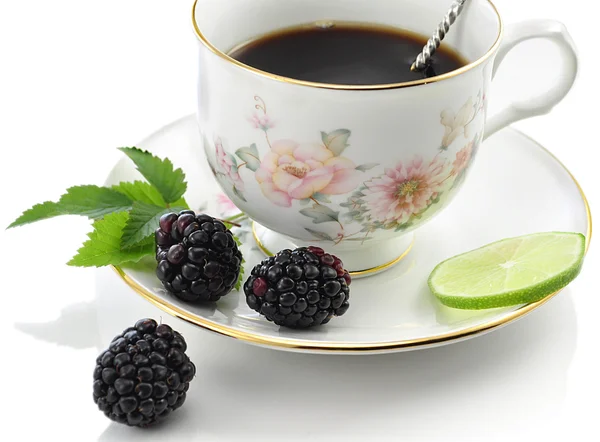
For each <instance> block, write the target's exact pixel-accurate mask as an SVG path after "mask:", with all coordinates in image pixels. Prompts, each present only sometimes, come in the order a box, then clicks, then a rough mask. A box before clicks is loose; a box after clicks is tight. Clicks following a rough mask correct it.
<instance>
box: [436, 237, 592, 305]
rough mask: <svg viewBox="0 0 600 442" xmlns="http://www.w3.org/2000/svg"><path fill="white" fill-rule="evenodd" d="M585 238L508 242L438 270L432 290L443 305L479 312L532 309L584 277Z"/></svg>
mask: <svg viewBox="0 0 600 442" xmlns="http://www.w3.org/2000/svg"><path fill="white" fill-rule="evenodd" d="M584 254H585V236H583V235H582V234H580V233H562V232H548V233H534V234H532V235H525V236H519V237H517V238H509V239H503V240H502V241H498V242H495V243H492V244H488V245H487V246H484V247H481V248H480V249H476V250H472V251H470V252H467V253H463V254H462V255H458V256H455V257H453V258H450V259H448V260H446V261H444V262H442V263H440V264H438V265H437V267H436V268H435V269H433V272H431V276H430V277H429V281H428V283H429V288H430V289H431V291H432V292H433V294H434V295H435V296H437V298H438V299H439V300H440V301H441V302H442V304H444V305H447V306H449V307H454V308H460V309H468V310H479V309H486V308H495V307H506V306H509V305H517V304H528V303H530V302H535V301H539V300H540V299H542V298H544V297H546V296H548V295H550V294H551V293H554V292H556V291H557V290H560V289H561V288H563V287H565V286H566V285H567V284H568V283H570V282H571V281H572V280H573V279H575V277H576V276H577V275H578V274H579V272H580V270H581V264H582V262H583V256H584Z"/></svg>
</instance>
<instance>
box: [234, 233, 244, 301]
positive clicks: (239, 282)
mask: <svg viewBox="0 0 600 442" xmlns="http://www.w3.org/2000/svg"><path fill="white" fill-rule="evenodd" d="M234 238H235V235H234ZM245 262H246V260H245V259H243V258H242V262H241V264H240V276H238V280H237V282H236V283H235V287H234V288H235V289H236V290H238V291H239V290H240V289H241V288H242V284H243V283H244V271H245V270H244V263H245Z"/></svg>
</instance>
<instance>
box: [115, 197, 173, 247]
mask: <svg viewBox="0 0 600 442" xmlns="http://www.w3.org/2000/svg"><path fill="white" fill-rule="evenodd" d="M180 210H183V208H178V207H177V208H165V207H159V206H155V205H153V204H146V203H143V202H141V201H136V202H134V203H133V208H132V209H131V212H129V219H128V220H127V224H125V228H124V229H123V236H122V238H121V250H123V249H127V248H129V247H132V246H134V245H137V244H139V243H141V242H143V241H144V240H146V239H147V238H152V235H154V231H155V230H156V229H157V228H158V221H159V220H160V217H161V216H163V215H164V214H165V213H170V212H179V211H180Z"/></svg>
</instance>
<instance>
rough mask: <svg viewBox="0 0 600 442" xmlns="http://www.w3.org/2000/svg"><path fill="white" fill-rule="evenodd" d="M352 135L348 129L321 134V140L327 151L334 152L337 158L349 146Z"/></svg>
mask: <svg viewBox="0 0 600 442" xmlns="http://www.w3.org/2000/svg"><path fill="white" fill-rule="evenodd" d="M350 133H351V132H350V131H349V130H348V129H338V130H334V131H333V132H329V133H326V132H321V139H322V140H323V143H324V144H325V147H326V148H327V149H329V150H330V151H332V152H333V154H334V155H335V156H339V155H341V154H342V152H343V151H344V149H346V148H347V147H348V146H349V144H348V138H350Z"/></svg>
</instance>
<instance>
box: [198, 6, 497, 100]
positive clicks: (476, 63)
mask: <svg viewBox="0 0 600 442" xmlns="http://www.w3.org/2000/svg"><path fill="white" fill-rule="evenodd" d="M486 1H487V2H488V3H489V5H490V6H491V7H492V10H493V11H494V13H495V14H496V17H497V18H498V25H499V30H498V35H497V37H496V41H494V44H493V45H492V46H491V47H490V49H488V51H487V52H486V53H485V54H483V55H482V56H481V57H479V58H478V59H477V60H475V61H473V62H471V63H469V64H467V65H465V66H463V67H461V68H459V69H456V70H454V71H451V72H447V73H445V74H442V75H438V76H436V77H432V78H424V79H422V80H414V81H405V82H402V83H389V84H370V85H353V84H332V83H318V82H314V81H305V80H297V79H294V78H290V77H284V76H281V75H275V74H272V73H270V72H266V71H263V70H260V69H256V68H254V67H252V66H249V65H247V64H244V63H242V62H240V61H238V60H236V59H235V58H232V57H230V56H229V55H227V54H226V53H225V52H223V51H221V50H220V49H218V48H217V47H216V46H215V45H213V44H212V43H211V42H210V41H209V40H208V38H206V36H205V35H204V34H203V33H202V31H201V30H200V27H199V25H198V23H197V22H196V7H197V5H198V0H194V5H193V6H192V24H193V26H194V31H195V32H196V36H197V37H198V39H199V40H200V41H201V42H202V44H204V46H206V47H207V48H208V49H209V50H210V51H211V52H213V53H214V54H216V55H217V56H219V57H221V58H222V59H223V60H225V61H228V62H230V63H232V64H233V65H235V66H237V67H239V68H242V69H244V70H245V71H247V72H250V73H253V74H258V75H260V76H262V77H266V78H270V79H272V80H276V81H281V82H284V83H291V84H297V85H301V86H309V87H315V88H321V89H339V90H359V91H364V90H384V89H400V88H405V87H411V86H418V85H421V84H429V83H435V82H438V81H442V80H446V79H448V78H452V77H456V76H457V75H460V74H463V73H465V72H468V71H470V70H471V69H473V68H475V67H477V66H479V65H480V64H482V63H483V62H485V61H486V60H487V59H488V58H490V57H491V56H492V55H493V54H494V53H495V52H496V49H498V47H499V46H500V42H501V40H502V35H503V34H504V23H503V22H502V17H500V13H499V12H498V9H497V8H496V5H494V3H492V2H491V0H486Z"/></svg>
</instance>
